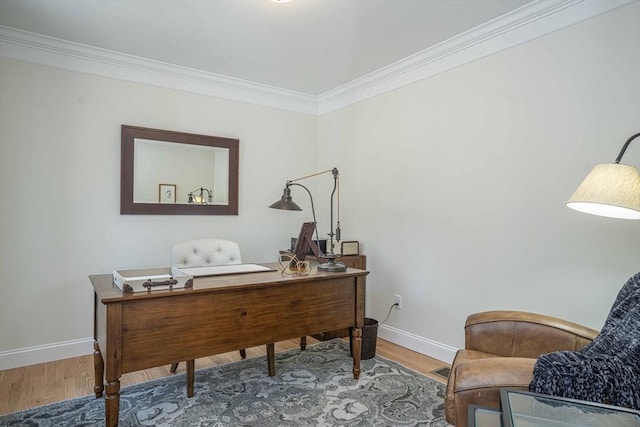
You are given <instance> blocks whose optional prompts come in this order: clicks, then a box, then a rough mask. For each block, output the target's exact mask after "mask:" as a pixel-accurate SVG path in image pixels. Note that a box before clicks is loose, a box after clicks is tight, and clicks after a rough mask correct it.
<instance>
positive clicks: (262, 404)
mask: <svg viewBox="0 0 640 427" xmlns="http://www.w3.org/2000/svg"><path fill="white" fill-rule="evenodd" d="M276 360H277V364H278V366H279V368H278V375H277V376H275V377H269V376H267V374H266V372H265V369H264V365H265V363H266V362H265V359H264V357H256V358H252V359H247V360H243V361H240V362H234V363H229V364H225V365H222V366H215V367H212V368H207V369H203V370H199V371H197V372H196V378H195V381H196V384H197V386H196V390H197V392H196V393H195V396H194V397H193V398H187V397H186V396H185V392H184V382H185V380H184V374H178V375H173V376H170V377H167V378H162V379H159V380H154V381H149V382H146V383H141V384H137V385H133V386H129V387H123V388H122V390H121V400H122V402H121V405H120V425H121V426H169V425H171V426H192V425H212V426H213V425H220V426H222V425H224V426H238V425H242V426H260V427H262V426H292V427H293V426H300V425H307V426H316V425H324V426H330V425H336V426H337V425H340V426H346V425H359V426H388V425H394V426H399V425H407V426H408V425H412V426H414V425H423V426H427V425H428V426H431V427H445V426H447V423H446V421H445V420H444V415H443V404H442V397H443V395H444V386H443V385H442V384H441V383H439V382H437V381H435V380H432V379H431V378H428V377H426V376H424V375H421V374H419V373H417V372H415V371H412V370H410V369H407V368H405V367H403V366H402V365H400V364H398V363H395V362H393V361H389V360H386V359H384V358H382V357H379V356H376V357H375V358H373V359H370V360H367V361H364V362H363V370H362V374H361V376H360V379H359V380H354V379H353V378H352V377H351V375H350V365H351V358H350V357H349V346H348V344H347V343H346V342H344V341H342V340H332V341H326V342H323V343H318V344H314V345H310V346H308V347H307V349H306V350H305V351H300V350H289V351H286V352H282V353H278V354H276ZM0 425H3V426H5V425H6V426H18V425H30V426H39V427H50V426H51V427H53V426H76V425H83V426H87V427H89V426H91V427H94V426H104V399H95V398H94V397H93V396H85V397H81V398H78V399H73V400H68V401H64V402H60V403H54V404H50V405H46V406H41V407H38V408H33V409H28V410H26V411H21V412H16V413H13V414H8V415H4V416H0Z"/></svg>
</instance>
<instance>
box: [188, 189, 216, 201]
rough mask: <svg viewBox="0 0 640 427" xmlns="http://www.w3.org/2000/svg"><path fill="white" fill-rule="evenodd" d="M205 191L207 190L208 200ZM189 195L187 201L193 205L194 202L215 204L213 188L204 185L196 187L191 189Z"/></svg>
mask: <svg viewBox="0 0 640 427" xmlns="http://www.w3.org/2000/svg"><path fill="white" fill-rule="evenodd" d="M205 191H206V192H207V200H205V199H204V192H205ZM196 193H197V195H196ZM187 197H188V198H187V203H189V204H190V205H193V204H198V205H212V204H213V190H209V189H208V188H204V187H200V188H196V189H195V190H193V191H190V192H189V194H188V195H187Z"/></svg>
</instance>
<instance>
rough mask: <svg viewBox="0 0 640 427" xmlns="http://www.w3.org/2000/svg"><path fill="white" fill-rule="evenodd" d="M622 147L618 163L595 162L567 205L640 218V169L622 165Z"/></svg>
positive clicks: (625, 217) (601, 212)
mask: <svg viewBox="0 0 640 427" xmlns="http://www.w3.org/2000/svg"><path fill="white" fill-rule="evenodd" d="M639 136H640V133H636V134H635V135H633V136H631V138H629V139H628V140H627V142H625V143H624V145H623V146H622V150H620V154H618V157H617V158H616V161H615V163H606V164H599V165H596V166H595V167H594V168H593V169H592V170H591V172H589V175H587V177H586V178H585V179H584V181H582V183H581V184H580V186H579V187H578V189H577V190H576V191H575V192H574V193H573V195H572V196H571V198H570V199H569V201H568V202H567V206H568V207H570V208H571V209H575V210H577V211H580V212H585V213H590V214H593V215H600V216H607V217H611V218H621V219H640V172H638V169H637V168H635V167H633V166H628V165H624V164H620V160H622V156H623V155H624V152H625V151H626V150H627V147H628V146H629V144H630V143H631V141H633V140H634V139H636V138H637V137H639Z"/></svg>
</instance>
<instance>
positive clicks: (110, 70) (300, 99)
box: [0, 26, 318, 115]
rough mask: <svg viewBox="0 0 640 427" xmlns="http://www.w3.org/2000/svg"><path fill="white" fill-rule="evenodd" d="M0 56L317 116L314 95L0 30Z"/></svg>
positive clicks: (20, 31) (45, 37)
mask: <svg viewBox="0 0 640 427" xmlns="http://www.w3.org/2000/svg"><path fill="white" fill-rule="evenodd" d="M0 57H6V58H10V59H17V60H20V61H25V62H32V63H36V64H41V65H47V66H51V67H56V68H62V69H66V70H71V71H78V72H81V73H88V74H95V75H99V76H104V77H110V78H115V79H119V80H126V81H132V82H137V83H143V84H149V85H152V86H160V87H163V88H170V89H177V90H182V91H186V92H192V93H197V94H200V95H208V96H216V97H220V98H226V99H232V100H234V101H241V102H247V103H251V104H257V105H263V106H267V107H275V108H280V109H284V110H290V111H295V112H300V113H305V114H313V115H317V113H318V111H317V97H316V96H314V95H308V94H305V93H301V92H295V91H292V90H288V89H282V88H278V87H274V86H269V85H264V84H260V83H255V82H251V81H247V80H242V79H236V78H233V77H227V76H223V75H220V74H215V73H209V72H205V71H200V70H196V69H193V68H188V67H182V66H179V65H173V64H168V63H166V62H161V61H156V60H153V59H147V58H141V57H138V56H134V55H128V54H124V53H120V52H115V51H112V50H108V49H102V48H98V47H94V46H88V45H84V44H80V43H75V42H70V41H67V40H62V39H58V38H54V37H48V36H43V35H41V34H36V33H31V32H28V31H23V30H17V29H15V28H11V27H7V26H0Z"/></svg>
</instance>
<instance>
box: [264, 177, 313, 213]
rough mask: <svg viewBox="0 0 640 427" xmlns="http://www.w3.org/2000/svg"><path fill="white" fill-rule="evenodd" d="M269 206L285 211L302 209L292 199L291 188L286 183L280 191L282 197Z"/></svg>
mask: <svg viewBox="0 0 640 427" xmlns="http://www.w3.org/2000/svg"><path fill="white" fill-rule="evenodd" d="M294 185H295V184H294ZM311 203H313V199H311ZM269 207H270V208H273V209H282V210H285V211H301V210H302V208H301V207H300V206H298V204H297V203H296V202H294V201H293V200H292V198H291V189H290V188H289V186H288V185H287V187H286V188H285V189H284V191H283V192H282V198H281V199H280V200H278V201H277V202H275V203H272V204H271V206H269Z"/></svg>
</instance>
